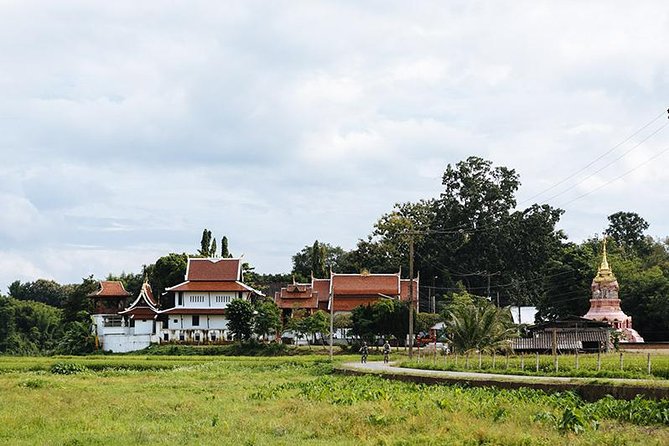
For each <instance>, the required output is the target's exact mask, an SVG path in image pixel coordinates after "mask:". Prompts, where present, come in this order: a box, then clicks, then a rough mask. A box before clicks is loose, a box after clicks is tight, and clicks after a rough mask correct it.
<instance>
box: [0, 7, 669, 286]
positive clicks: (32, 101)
mask: <svg viewBox="0 0 669 446" xmlns="http://www.w3.org/2000/svg"><path fill="white" fill-rule="evenodd" d="M668 12H669V11H668V10H667V8H666V6H665V5H664V3H662V2H659V1H651V2H646V3H639V4H635V7H634V8H632V9H631V8H629V6H628V5H627V4H626V3H623V2H604V1H597V2H589V3H583V2H577V1H567V2H561V3H560V4H559V5H558V4H551V3H546V2H532V1H521V2H514V3H505V4H502V3H496V2H469V1H462V2H447V3H445V2H428V3H423V4H408V3H402V2H396V3H387V2H386V3H383V4H380V3H377V2H339V3H328V2H311V1H310V2H292V3H290V7H287V5H286V4H285V3H271V4H270V3H267V2H247V1H243V2H242V1H238V2H234V1H233V2H225V3H221V4H217V3H212V2H198V1H196V2H181V1H177V2H171V3H170V4H169V5H165V4H163V3H158V2H153V1H145V2H141V3H137V2H129V1H120V2H114V3H113V4H112V3H109V4H102V3H100V4H98V3H90V2H76V1H75V2H67V3H61V2H59V3H54V2H45V1H32V2H31V1H22V2H5V3H3V4H2V5H0V65H1V66H2V67H3V69H2V71H0V94H1V95H2V97H3V101H2V102H1V103H0V155H2V157H1V159H2V163H1V164H0V209H2V213H0V240H2V241H3V249H5V251H6V252H8V253H10V254H11V256H10V257H11V258H12V259H13V260H15V262H14V263H15V265H16V266H11V265H12V263H11V262H9V263H8V262H5V263H4V264H3V266H4V267H5V268H3V269H2V271H4V272H3V274H4V276H3V277H0V280H1V281H5V282H6V281H11V280H12V279H13V277H14V276H13V275H16V278H23V279H28V278H30V275H35V276H37V275H47V276H49V277H53V278H55V279H56V280H60V281H63V282H68V281H78V280H79V279H80V278H81V277H82V276H85V275H86V274H88V273H89V272H94V273H95V274H96V275H105V274H106V273H108V272H118V270H119V269H126V270H129V269H135V270H137V269H138V268H139V266H140V265H141V264H143V263H147V262H149V261H151V256H154V257H155V256H158V255H160V254H162V253H166V252H169V251H183V250H194V249H195V248H196V247H197V244H198V241H199V237H200V233H201V231H202V228H203V227H208V228H210V229H212V230H214V232H215V234H218V237H220V236H221V235H223V234H226V235H228V237H229V238H230V243H231V249H232V250H233V252H244V253H246V256H247V258H248V259H249V260H250V261H251V262H252V263H254V264H256V266H257V268H258V270H260V271H267V272H271V271H282V270H283V271H285V270H288V269H289V268H290V256H291V255H292V254H294V253H295V252H296V251H297V250H299V249H300V248H301V247H302V246H304V245H306V244H311V243H312V242H313V240H314V239H316V238H317V239H319V240H322V241H327V242H331V243H337V244H341V245H343V246H345V247H347V248H351V247H353V245H354V244H355V241H356V239H357V238H359V237H364V236H365V235H366V234H367V233H369V232H370V231H371V229H372V224H373V222H374V221H375V219H376V218H378V217H379V216H380V215H381V214H382V213H384V212H387V211H388V210H390V207H391V206H392V204H393V203H394V202H397V201H407V200H417V199H420V198H429V197H432V196H436V195H437V194H438V193H439V190H440V187H441V185H440V183H441V174H442V173H443V170H444V169H445V167H446V164H448V163H455V162H457V161H459V160H461V159H464V158H465V157H467V156H469V155H478V156H482V157H485V158H489V159H491V160H492V161H493V162H494V163H495V164H497V165H506V166H509V167H512V168H515V169H516V170H517V171H518V172H519V173H520V174H521V181H522V183H523V186H522V188H521V190H520V192H519V201H521V202H522V201H523V200H526V199H528V198H529V197H532V196H533V195H536V194H537V193H539V192H541V191H543V190H545V189H546V188H548V187H550V186H551V185H553V184H555V183H557V182H559V181H560V180H563V179H565V178H567V177H568V176H569V175H571V174H573V173H574V172H577V171H578V170H579V169H580V168H581V167H583V166H585V165H586V164H588V163H589V162H591V161H592V160H594V159H595V158H596V157H598V156H599V155H601V154H602V153H604V152H606V151H607V150H609V149H610V148H612V147H613V146H615V145H616V144H617V143H619V142H620V141H622V140H623V139H625V138H626V137H627V136H628V135H630V134H631V133H632V132H634V131H635V130H636V129H637V128H639V127H640V126H641V125H643V124H644V123H646V122H648V121H649V120H650V119H651V118H652V117H654V116H656V115H657V114H658V113H660V112H661V111H662V110H664V109H666V107H667V105H668V104H666V103H665V102H664V101H665V99H664V96H665V95H664V94H663V93H664V92H665V91H666V90H667V87H669V85H668V84H669V82H668V81H667V77H666V73H667V72H669V66H668V65H669V62H668V61H667V59H666V42H667V40H669V26H668V25H669V13H668ZM663 120H664V117H662V120H658V121H657V122H656V123H655V124H654V125H653V126H651V127H649V128H648V131H652V130H653V129H654V128H656V127H657V125H661V124H662V123H663V122H664V121H663ZM660 121H662V122H660ZM641 138H643V134H641V135H639V136H638V137H636V138H633V139H632V140H631V141H630V142H628V143H626V144H624V145H622V146H621V147H620V148H619V149H617V150H615V151H614V152H612V153H611V154H610V156H607V157H605V158H603V159H602V160H600V161H598V162H597V163H594V164H593V166H592V167H590V168H588V169H586V171H585V172H582V173H580V174H578V175H576V176H574V178H572V179H569V180H568V181H565V182H564V184H563V185H561V187H559V188H555V189H554V190H551V191H548V192H546V193H544V194H542V195H539V196H538V197H537V198H536V199H535V200H532V201H537V200H539V201H540V200H542V199H546V198H547V197H550V196H552V195H554V194H556V193H558V192H560V191H561V190H563V189H566V188H569V191H568V192H567V193H565V194H563V195H560V196H559V197H557V198H555V200H553V201H551V204H560V203H562V202H569V203H568V205H566V210H567V212H566V213H565V215H564V217H563V222H562V225H563V227H564V228H565V229H566V230H567V231H568V233H569V234H570V236H572V237H573V238H575V239H578V238H582V237H586V236H589V235H591V234H593V233H595V232H600V231H601V230H602V229H603V228H604V227H605V225H606V215H608V214H607V213H612V212H616V211H618V210H630V211H635V212H638V213H639V214H640V215H642V216H643V217H644V218H646V219H647V220H648V221H649V222H650V223H651V231H653V234H656V235H666V234H669V224H667V223H666V222H665V218H664V215H663V214H662V209H665V208H666V207H667V205H669V203H668V202H667V200H669V199H667V198H666V197H664V196H663V194H661V193H658V191H662V190H663V188H664V185H665V184H666V183H667V181H668V180H669V178H668V174H667V172H666V171H665V169H663V164H665V162H663V160H664V161H666V157H659V158H657V159H656V160H654V161H653V162H650V163H646V164H644V165H643V166H641V167H639V168H638V169H636V170H634V172H632V173H630V174H629V175H628V176H626V177H625V178H624V179H623V180H621V181H618V182H616V183H612V184H610V185H607V186H605V187H603V188H602V189H603V190H602V192H601V193H599V192H596V193H592V194H588V195H586V196H584V197H583V198H580V199H577V200H574V198H575V197H578V196H579V195H581V194H584V193H588V192H589V191H592V190H593V189H595V188H597V187H601V186H602V185H605V184H606V182H607V181H609V180H610V179H611V178H615V177H616V176H617V175H620V174H622V173H624V172H626V171H627V170H629V169H632V168H634V167H635V166H638V165H640V164H642V163H644V162H645V161H646V160H648V159H650V158H651V157H653V156H655V154H657V153H658V152H660V151H661V150H663V148H664V147H666V146H669V130H665V131H663V132H660V133H658V135H657V136H655V137H653V138H651V139H650V140H648V141H647V142H645V143H643V144H642V145H641V146H640V147H639V148H638V149H634V150H632V151H631V152H630V153H629V155H626V156H624V157H622V158H621V159H620V160H618V161H616V162H614V163H613V164H612V165H611V166H610V167H608V168H606V169H605V170H604V171H602V172H601V173H598V174H596V175H595V176H593V177H592V178H590V179H588V180H587V181H585V182H583V183H582V184H580V183H579V181H580V180H582V179H583V178H584V177H586V176H587V175H589V174H590V173H592V172H594V171H595V170H597V169H599V168H600V167H601V166H603V165H605V163H607V162H610V161H611V160H613V159H615V158H616V156H619V155H620V154H621V153H623V152H624V151H625V150H629V149H630V147H632V146H633V144H635V142H638V141H640V139H641ZM604 191H606V193H608V195H607V196H606V200H603V199H602V194H603V193H604ZM572 200H573V201H572ZM82 246H85V247H88V248H76V247H82ZM147 259H148V260H147ZM35 278H36V277H35Z"/></svg>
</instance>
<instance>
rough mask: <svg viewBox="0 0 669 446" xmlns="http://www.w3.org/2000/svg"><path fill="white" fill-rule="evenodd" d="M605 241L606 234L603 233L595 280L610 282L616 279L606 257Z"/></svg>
mask: <svg viewBox="0 0 669 446" xmlns="http://www.w3.org/2000/svg"><path fill="white" fill-rule="evenodd" d="M606 241H607V240H606V234H604V240H603V241H602V263H600V264H599V269H598V270H597V277H595V282H611V281H614V280H616V277H615V276H614V275H613V271H611V267H610V266H609V259H608V258H607V257H606Z"/></svg>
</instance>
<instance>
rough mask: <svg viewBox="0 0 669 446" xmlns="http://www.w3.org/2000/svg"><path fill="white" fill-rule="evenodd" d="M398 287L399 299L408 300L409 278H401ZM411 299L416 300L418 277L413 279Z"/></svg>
mask: <svg viewBox="0 0 669 446" xmlns="http://www.w3.org/2000/svg"><path fill="white" fill-rule="evenodd" d="M400 287H401V291H400V299H401V300H409V279H402V280H401V282H400ZM413 299H414V301H417V300H418V279H414V281H413Z"/></svg>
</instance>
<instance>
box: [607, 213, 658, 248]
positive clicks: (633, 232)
mask: <svg viewBox="0 0 669 446" xmlns="http://www.w3.org/2000/svg"><path fill="white" fill-rule="evenodd" d="M608 220H609V227H608V228H607V229H606V234H607V235H608V236H609V237H611V238H612V239H613V240H614V241H615V242H616V244H617V245H618V246H619V247H620V248H621V249H622V250H623V252H624V253H625V254H626V255H627V256H630V255H637V256H643V255H647V254H649V251H650V247H651V246H650V245H651V243H650V242H649V240H648V239H647V238H646V236H645V235H644V231H645V230H646V229H648V227H649V224H648V222H647V221H646V220H644V219H643V218H642V217H640V216H639V214H637V213H635V212H623V211H620V212H616V213H615V214H611V215H609V216H608Z"/></svg>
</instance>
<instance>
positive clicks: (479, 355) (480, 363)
mask: <svg viewBox="0 0 669 446" xmlns="http://www.w3.org/2000/svg"><path fill="white" fill-rule="evenodd" d="M479 370H481V350H479Z"/></svg>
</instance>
